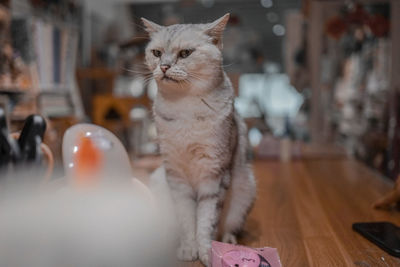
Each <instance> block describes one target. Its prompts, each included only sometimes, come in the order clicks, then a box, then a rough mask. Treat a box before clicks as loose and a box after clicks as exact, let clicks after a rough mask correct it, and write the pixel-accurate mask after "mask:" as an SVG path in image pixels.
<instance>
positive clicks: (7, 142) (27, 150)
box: [0, 108, 54, 181]
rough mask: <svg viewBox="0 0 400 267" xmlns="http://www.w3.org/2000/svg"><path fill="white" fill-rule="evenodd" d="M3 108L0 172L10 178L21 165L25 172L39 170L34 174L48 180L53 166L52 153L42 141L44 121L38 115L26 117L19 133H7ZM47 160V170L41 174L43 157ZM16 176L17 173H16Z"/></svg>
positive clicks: (0, 127) (1, 116)
mask: <svg viewBox="0 0 400 267" xmlns="http://www.w3.org/2000/svg"><path fill="white" fill-rule="evenodd" d="M4 114H5V113H4V110H3V109H1V108H0V159H1V161H0V172H4V173H5V175H6V176H7V177H10V178H12V176H14V175H15V174H16V172H17V171H20V169H21V167H22V168H24V169H25V171H26V172H28V169H29V170H35V171H39V172H38V173H36V175H35V176H44V180H45V181H48V180H49V179H50V177H51V175H52V172H53V167H54V159H53V154H52V152H51V150H50V149H49V147H48V146H46V145H45V144H44V143H43V136H44V133H45V131H46V121H45V119H44V118H43V117H41V116H39V115H30V116H28V118H26V120H25V123H24V127H23V129H22V131H21V132H20V133H13V134H9V131H8V125H7V121H6V119H5V116H4ZM44 158H46V160H47V171H46V173H45V174H42V172H41V170H40V169H41V167H43V165H44V164H43V159H44ZM17 176H18V175H17Z"/></svg>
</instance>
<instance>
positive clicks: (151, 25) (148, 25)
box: [141, 18, 163, 35]
mask: <svg viewBox="0 0 400 267" xmlns="http://www.w3.org/2000/svg"><path fill="white" fill-rule="evenodd" d="M141 20H142V22H143V25H144V26H145V30H146V32H148V33H149V34H150V35H151V34H152V33H155V32H158V31H159V30H161V29H162V28H163V26H161V25H158V24H157V23H155V22H152V21H150V20H148V19H145V18H141Z"/></svg>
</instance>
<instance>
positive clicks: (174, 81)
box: [161, 76, 180, 83]
mask: <svg viewBox="0 0 400 267" xmlns="http://www.w3.org/2000/svg"><path fill="white" fill-rule="evenodd" d="M161 81H162V82H166V83H171V82H173V83H179V82H180V81H178V80H176V79H174V78H171V77H168V76H164V77H162V78H161Z"/></svg>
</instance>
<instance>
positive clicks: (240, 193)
mask: <svg viewBox="0 0 400 267" xmlns="http://www.w3.org/2000/svg"><path fill="white" fill-rule="evenodd" d="M231 188H232V193H231V197H230V202H229V206H228V211H227V215H226V218H225V221H224V223H223V236H222V242H225V243H232V244H236V243H237V240H236V234H237V233H238V232H240V230H241V229H242V227H243V224H244V222H245V220H246V217H247V214H248V212H249V210H250V208H251V206H252V204H253V202H254V199H255V196H256V182H255V179H254V175H253V172H252V170H251V168H249V167H248V166H247V165H246V164H243V165H241V166H239V167H236V168H234V170H233V173H232V183H231Z"/></svg>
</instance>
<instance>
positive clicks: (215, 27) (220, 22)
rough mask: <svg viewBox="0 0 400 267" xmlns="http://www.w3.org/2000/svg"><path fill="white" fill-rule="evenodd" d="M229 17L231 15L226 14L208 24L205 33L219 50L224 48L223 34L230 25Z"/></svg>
mask: <svg viewBox="0 0 400 267" xmlns="http://www.w3.org/2000/svg"><path fill="white" fill-rule="evenodd" d="M229 16H230V14H229V13H226V14H225V15H224V16H222V17H221V18H219V19H217V20H216V21H214V22H211V23H208V24H206V29H205V33H206V34H208V35H210V36H211V37H212V38H213V43H214V44H215V45H216V46H218V47H219V48H222V34H223V32H224V30H225V27H226V24H227V23H228V20H229Z"/></svg>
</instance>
